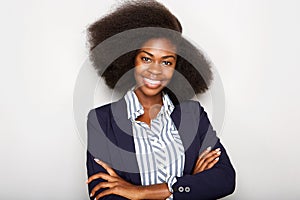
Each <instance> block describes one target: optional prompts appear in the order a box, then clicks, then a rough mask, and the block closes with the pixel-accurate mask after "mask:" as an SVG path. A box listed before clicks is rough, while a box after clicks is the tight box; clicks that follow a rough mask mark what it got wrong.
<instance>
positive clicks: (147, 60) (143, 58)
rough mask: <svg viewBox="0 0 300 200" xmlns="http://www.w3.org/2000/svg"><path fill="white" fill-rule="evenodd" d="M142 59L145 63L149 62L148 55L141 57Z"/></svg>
mask: <svg viewBox="0 0 300 200" xmlns="http://www.w3.org/2000/svg"><path fill="white" fill-rule="evenodd" d="M142 61H143V62H145V63H149V62H151V59H150V58H148V57H142Z"/></svg>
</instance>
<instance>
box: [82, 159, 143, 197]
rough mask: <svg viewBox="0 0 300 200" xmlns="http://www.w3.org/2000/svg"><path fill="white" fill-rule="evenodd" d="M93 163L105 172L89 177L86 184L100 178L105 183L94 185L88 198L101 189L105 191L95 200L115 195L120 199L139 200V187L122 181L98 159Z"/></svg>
mask: <svg viewBox="0 0 300 200" xmlns="http://www.w3.org/2000/svg"><path fill="white" fill-rule="evenodd" d="M95 161H96V162H97V163H98V164H99V165H101V166H102V167H103V168H104V169H105V170H106V171H107V172H108V174H106V173H103V172H100V173H97V174H94V175H92V176H90V177H89V179H88V180H87V182H86V183H90V182H92V181H93V180H96V179H99V178H102V179H103V180H106V181H105V182H101V183H99V184H98V185H96V186H95V187H94V188H93V189H92V191H91V194H90V196H91V197H92V196H94V195H95V193H96V192H97V191H98V190H100V189H102V188H107V189H106V190H104V191H102V192H101V193H99V194H98V195H97V196H96V197H95V199H100V198H101V197H104V196H106V195H110V194H115V195H119V196H122V197H126V198H128V199H135V200H137V199H141V198H140V197H139V195H140V194H141V192H140V191H141V186H136V185H133V184H131V183H129V182H127V181H125V180H124V179H122V178H121V177H120V176H119V175H118V174H117V173H116V172H115V171H114V170H113V169H112V168H111V167H110V166H109V165H108V164H106V163H105V162H103V161H100V160H98V159H95Z"/></svg>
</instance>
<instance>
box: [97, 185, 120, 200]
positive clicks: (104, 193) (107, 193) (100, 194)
mask: <svg viewBox="0 0 300 200" xmlns="http://www.w3.org/2000/svg"><path fill="white" fill-rule="evenodd" d="M114 188H115V187H112V188H110V189H107V190H104V191H102V192H100V193H99V194H98V195H97V196H96V197H95V200H98V199H100V198H102V197H104V196H107V195H110V194H115V190H114Z"/></svg>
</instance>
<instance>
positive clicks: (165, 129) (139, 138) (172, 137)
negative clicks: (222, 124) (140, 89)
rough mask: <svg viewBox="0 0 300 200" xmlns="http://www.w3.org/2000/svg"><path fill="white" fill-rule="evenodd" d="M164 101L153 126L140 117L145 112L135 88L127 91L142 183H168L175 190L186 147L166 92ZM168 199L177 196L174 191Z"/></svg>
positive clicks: (152, 122) (181, 172)
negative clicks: (172, 116) (174, 121)
mask: <svg viewBox="0 0 300 200" xmlns="http://www.w3.org/2000/svg"><path fill="white" fill-rule="evenodd" d="M162 100H163V105H162V107H161V109H160V111H159V113H158V114H157V116H156V117H155V118H154V119H152V120H151V122H150V124H151V125H150V127H149V126H148V124H146V123H145V122H141V121H137V120H136V118H137V117H139V116H140V115H143V114H144V109H143V107H142V105H141V104H140V102H139V100H138V98H137V96H136V94H135V93H134V89H131V90H129V91H128V92H127V93H126V95H125V101H126V104H127V113H128V119H130V120H131V122H132V130H133V138H134V146H135V151H136V158H137V162H138V166H139V171H140V177H141V183H142V185H152V184H158V183H167V185H168V188H169V190H170V192H171V193H172V192H173V190H172V185H173V184H174V183H175V182H176V181H177V180H176V176H177V177H180V176H182V175H183V168H184V160H185V155H184V147H183V145H182V141H181V139H180V135H179V134H178V131H177V129H176V127H175V124H174V123H173V121H172V118H171V116H170V115H171V113H172V112H173V110H174V105H173V103H172V101H171V100H170V98H169V96H168V95H167V94H163V97H162ZM167 199H168V200H170V199H173V195H171V196H170V197H169V198H167Z"/></svg>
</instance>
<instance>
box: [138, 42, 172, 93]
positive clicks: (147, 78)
mask: <svg viewBox="0 0 300 200" xmlns="http://www.w3.org/2000/svg"><path fill="white" fill-rule="evenodd" d="M176 59H177V56H176V47H175V46H174V45H173V44H172V43H171V42H170V41H169V40H168V39H165V38H157V39H151V40H149V41H147V42H146V43H144V45H143V46H142V48H141V49H140V50H139V51H138V54H137V56H136V58H135V73H134V76H135V80H136V84H137V89H136V92H137V93H139V94H142V95H144V96H147V97H151V96H156V95H160V93H161V91H162V89H163V88H164V87H165V86H166V85H167V84H168V83H169V82H170V80H171V78H172V76H173V73H174V69H175V66H176Z"/></svg>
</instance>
